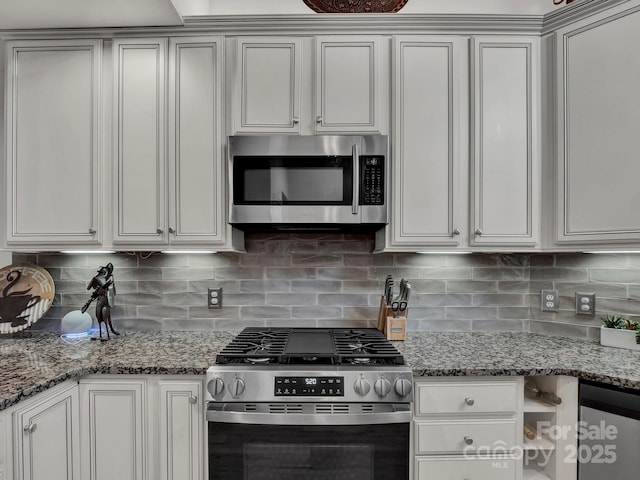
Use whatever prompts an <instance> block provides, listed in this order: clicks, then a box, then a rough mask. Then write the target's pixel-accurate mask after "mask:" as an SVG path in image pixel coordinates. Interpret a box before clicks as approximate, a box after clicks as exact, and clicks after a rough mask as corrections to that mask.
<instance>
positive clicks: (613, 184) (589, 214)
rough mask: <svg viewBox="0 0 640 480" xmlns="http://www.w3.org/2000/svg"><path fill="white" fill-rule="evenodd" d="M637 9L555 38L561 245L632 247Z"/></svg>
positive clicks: (636, 216)
mask: <svg viewBox="0 0 640 480" xmlns="http://www.w3.org/2000/svg"><path fill="white" fill-rule="evenodd" d="M639 43H640V9H639V8H638V7H636V8H635V9H633V10H627V11H624V10H623V7H620V8H615V9H611V10H609V11H608V12H606V13H604V14H600V15H597V16H594V17H590V18H588V19H587V20H584V21H581V22H577V23H575V24H573V25H571V26H569V27H565V28H562V29H560V30H559V31H558V32H557V33H556V58H557V65H556V73H557V84H556V94H557V95H556V97H557V102H558V103H557V114H558V117H557V134H558V142H557V144H558V150H557V167H556V174H557V189H558V190H557V191H558V195H557V202H558V204H557V211H558V215H557V225H556V241H557V242H558V243H559V244H600V245H607V244H609V245H613V244H615V243H628V242H638V241H639V240H640V210H639V209H638V201H639V196H638V178H640V162H638V161H637V155H638V151H639V150H640V135H638V125H639V124H640V90H639V89H638V78H640V57H639V56H638V51H637V45H638V44H639Z"/></svg>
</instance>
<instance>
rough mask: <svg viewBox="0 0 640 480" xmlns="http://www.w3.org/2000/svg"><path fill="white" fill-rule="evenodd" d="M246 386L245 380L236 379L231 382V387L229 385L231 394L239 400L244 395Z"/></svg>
mask: <svg viewBox="0 0 640 480" xmlns="http://www.w3.org/2000/svg"><path fill="white" fill-rule="evenodd" d="M244 389H245V384H244V380H242V379H241V378H237V377H236V378H234V379H233V380H231V385H229V391H230V392H231V396H233V397H234V398H238V397H239V396H240V395H242V394H243V393H244Z"/></svg>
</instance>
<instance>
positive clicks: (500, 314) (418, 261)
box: [13, 234, 640, 340]
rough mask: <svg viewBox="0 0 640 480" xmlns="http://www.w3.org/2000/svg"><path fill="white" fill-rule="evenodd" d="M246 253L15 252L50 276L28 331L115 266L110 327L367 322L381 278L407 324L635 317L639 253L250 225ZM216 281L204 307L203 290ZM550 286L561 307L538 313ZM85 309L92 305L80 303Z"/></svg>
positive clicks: (47, 324) (583, 330)
mask: <svg viewBox="0 0 640 480" xmlns="http://www.w3.org/2000/svg"><path fill="white" fill-rule="evenodd" d="M246 247H247V253H245V254H235V253H219V254H215V255H196V254H173V255H167V254H160V253H153V254H150V255H149V254H140V253H138V254H127V253H118V254H114V255H65V254H37V255H36V254H22V253H14V254H13V262H14V263H18V262H29V263H37V264H39V265H41V266H43V267H44V268H46V269H47V270H48V271H49V272H50V273H51V275H52V277H53V279H54V281H55V283H56V298H55V303H54V305H53V307H52V308H51V309H50V310H49V312H48V313H47V314H46V315H45V317H43V318H42V319H40V320H39V321H38V322H36V323H35V324H34V325H33V326H32V329H34V330H37V329H44V330H54V331H56V330H59V328H60V319H61V318H62V317H63V316H64V315H65V314H66V313H67V312H69V311H71V310H76V309H79V308H81V307H82V305H84V303H85V302H86V301H87V300H88V299H89V297H90V295H91V291H88V290H87V284H88V282H89V280H90V279H91V278H92V277H93V276H94V275H95V274H96V271H97V269H98V267H99V266H100V265H105V264H106V263H108V262H111V263H112V264H113V265H114V278H115V281H116V289H117V296H116V302H115V303H116V305H115V307H114V308H113V310H112V318H113V321H114V325H115V326H116V328H121V329H124V330H126V329H141V330H229V329H239V328H242V327H244V326H249V325H268V326H283V325H291V326H356V327H365V326H375V324H376V318H377V311H378V305H379V303H380V295H381V294H382V290H383V286H384V279H385V277H386V276H387V274H392V275H393V276H394V278H395V279H396V283H398V282H399V280H400V279H401V278H406V279H408V280H409V282H410V283H411V285H412V289H413V292H412V298H411V300H410V307H409V308H410V309H409V314H408V321H409V329H410V330H412V331H533V332H543V333H551V334H557V335H565V336H572V337H580V338H587V339H594V340H595V339H598V338H599V332H598V329H599V326H600V323H601V322H600V316H602V315H606V314H607V313H614V312H615V313H623V314H626V315H640V255H632V254H598V255H595V254H472V255H454V254H450V255H420V254H400V253H393V254H391V253H385V254H372V253H371V251H372V250H373V237H372V236H371V235H366V234H363V235H359V234H358V235H356V234H354V235H350V234H349V235H348V234H341V235H336V234H330V235H328V234H327V235H322V234H248V235H247V236H246ZM208 287H222V288H223V307H222V308H221V309H209V308H208V307H207V306H206V305H207V288H208ZM541 289H556V290H558V291H559V294H560V312H559V313H547V312H541V311H540V290H541ZM575 292H581V293H595V294H596V295H597V300H596V316H595V317H589V316H582V315H576V314H575V301H574V293H575ZM89 311H90V312H91V313H93V307H91V309H90V310H89Z"/></svg>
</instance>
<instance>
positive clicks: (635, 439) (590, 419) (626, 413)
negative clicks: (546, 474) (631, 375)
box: [576, 382, 640, 480]
mask: <svg viewBox="0 0 640 480" xmlns="http://www.w3.org/2000/svg"><path fill="white" fill-rule="evenodd" d="M579 402H580V423H579V428H578V449H577V453H576V456H577V458H578V461H579V464H578V479H579V480H602V479H611V480H626V479H631V478H638V477H637V476H638V472H639V471H640V455H639V454H638V448H639V447H640V391H633V390H624V389H621V388H616V387H612V386H605V385H602V384H595V383H591V382H581V383H580V391H579Z"/></svg>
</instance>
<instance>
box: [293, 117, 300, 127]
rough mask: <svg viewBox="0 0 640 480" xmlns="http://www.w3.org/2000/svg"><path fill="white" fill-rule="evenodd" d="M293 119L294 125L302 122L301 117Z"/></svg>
mask: <svg viewBox="0 0 640 480" xmlns="http://www.w3.org/2000/svg"><path fill="white" fill-rule="evenodd" d="M291 121H292V122H293V124H294V125H297V124H299V123H300V119H299V118H298V117H293V118H292V119H291Z"/></svg>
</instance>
